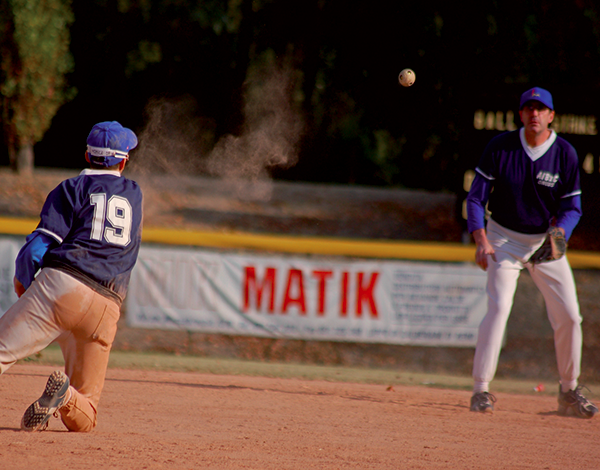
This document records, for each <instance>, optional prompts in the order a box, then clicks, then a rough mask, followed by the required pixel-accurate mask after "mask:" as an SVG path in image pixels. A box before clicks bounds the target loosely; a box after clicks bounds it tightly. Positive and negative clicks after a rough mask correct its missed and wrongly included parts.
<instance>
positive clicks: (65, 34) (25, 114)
mask: <svg viewBox="0 0 600 470" xmlns="http://www.w3.org/2000/svg"><path fill="white" fill-rule="evenodd" d="M0 17H1V18H2V20H1V24H0V51H1V53H2V57H1V59H0V94H1V98H0V109H1V111H2V114H1V116H2V125H3V133H4V138H5V140H6V145H7V147H8V153H9V159H10V163H11V166H12V167H13V169H15V170H16V171H17V172H19V173H30V172H32V170H33V166H34V155H33V145H34V144H35V143H37V142H39V141H40V140H41V139H42V137H43V136H44V133H45V132H46V130H48V128H49V127H50V124H51V122H52V118H53V117H54V115H55V114H56V112H57V111H58V109H59V108H60V106H62V105H63V104H64V103H65V102H66V101H68V100H69V99H71V98H72V97H73V95H74V93H75V90H74V89H72V88H69V87H68V85H67V82H66V77H65V76H66V74H67V73H69V72H71V71H72V70H73V58H72V56H71V54H70V52H69V44H70V34H69V25H70V24H71V23H72V22H73V21H74V17H73V13H72V11H71V2H70V0H0Z"/></svg>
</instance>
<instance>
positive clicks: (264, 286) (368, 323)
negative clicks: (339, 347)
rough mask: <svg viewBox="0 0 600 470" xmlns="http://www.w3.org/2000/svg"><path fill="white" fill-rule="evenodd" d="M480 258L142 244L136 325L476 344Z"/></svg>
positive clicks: (132, 310) (133, 297)
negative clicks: (404, 258)
mask: <svg viewBox="0 0 600 470" xmlns="http://www.w3.org/2000/svg"><path fill="white" fill-rule="evenodd" d="M485 283H486V274H485V273H484V272H483V271H481V270H480V269H479V268H477V267H476V266H475V265H474V264H473V265H471V264H445V263H418V262H398V261H358V260H355V261H352V260H347V261H346V260H344V261H331V260H329V259H327V260H326V259H321V260H319V259H315V258H302V257H288V256H284V255H279V256H268V255H239V254H231V253H214V252H208V251H203V250H200V249H173V248H165V247H149V246H142V248H141V250H140V255H139V259H138V262H137V265H136V267H135V268H134V271H133V273H132V278H131V285H130V289H129V293H128V296H127V319H128V323H129V325H130V326H132V327H143V328H161V329H185V330H189V331H201V332H206V333H223V334H232V335H252V336H263V337H274V338H290V339H307V340H333V341H356V342H376V343H392V344H407V345H426V346H462V347H473V346H474V345H475V343H476V341H477V329H478V326H479V323H480V322H481V319H482V318H483V315H484V314H485V311H486V304H487V300H486V293H485Z"/></svg>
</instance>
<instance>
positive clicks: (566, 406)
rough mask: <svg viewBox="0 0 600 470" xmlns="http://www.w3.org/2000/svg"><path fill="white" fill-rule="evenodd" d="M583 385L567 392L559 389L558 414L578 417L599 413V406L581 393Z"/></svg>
mask: <svg viewBox="0 0 600 470" xmlns="http://www.w3.org/2000/svg"><path fill="white" fill-rule="evenodd" d="M582 388H583V385H580V386H579V387H577V388H576V389H575V390H569V391H568V392H566V393H563V391H562V390H561V389H560V386H559V389H558V414H559V415H561V416H577V417H578V418H593V417H594V416H595V415H596V414H597V413H598V407H597V406H596V405H594V404H593V403H592V402H591V401H589V400H588V399H587V398H585V397H584V396H583V395H582V394H581V389H582Z"/></svg>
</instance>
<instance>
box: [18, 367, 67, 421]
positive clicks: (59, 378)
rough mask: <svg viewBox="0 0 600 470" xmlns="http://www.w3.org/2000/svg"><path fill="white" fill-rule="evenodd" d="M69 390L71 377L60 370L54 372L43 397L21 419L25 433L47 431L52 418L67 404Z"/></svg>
mask: <svg viewBox="0 0 600 470" xmlns="http://www.w3.org/2000/svg"><path fill="white" fill-rule="evenodd" d="M68 390H69V377H67V376H66V375H65V374H64V373H63V372H61V371H60V370H56V371H54V372H52V374H51V375H50V378H49V379H48V382H46V388H45V389H44V393H43V394H42V396H41V397H40V398H38V399H37V400H36V401H34V402H33V403H32V404H31V405H29V408H27V409H26V410H25V414H24V415H23V418H22V419H21V429H22V430H23V431H43V430H44V429H46V427H48V420H49V419H50V416H52V415H53V414H54V413H55V412H56V411H58V410H59V409H60V408H61V407H63V406H64V405H66V404H67V402H68V394H67V392H68Z"/></svg>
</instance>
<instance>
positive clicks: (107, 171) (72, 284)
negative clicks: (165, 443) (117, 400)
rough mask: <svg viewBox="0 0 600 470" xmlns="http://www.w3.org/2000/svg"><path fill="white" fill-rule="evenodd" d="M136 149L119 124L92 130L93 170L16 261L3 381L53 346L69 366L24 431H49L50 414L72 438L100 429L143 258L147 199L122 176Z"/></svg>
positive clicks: (55, 200) (55, 196) (1, 339)
mask: <svg viewBox="0 0 600 470" xmlns="http://www.w3.org/2000/svg"><path fill="white" fill-rule="evenodd" d="M137 143H138V141H137V137H136V136H135V134H134V133H133V132H132V131H131V130H130V129H127V128H124V127H123V126H121V124H119V123H118V122H115V121H113V122H102V123H99V124H96V125H95V126H94V127H93V128H92V130H91V132H90V134H89V135H88V138H87V152H86V153H85V157H86V160H87V161H88V163H89V166H90V168H89V169H86V170H83V171H82V172H81V173H80V174H79V175H78V176H76V177H74V178H70V179H67V180H65V181H63V182H62V183H60V184H59V185H58V186H57V187H56V188H55V189H54V190H52V191H51V192H50V194H49V195H48V197H47V199H46V201H45V203H44V206H43V208H42V212H41V215H40V222H39V224H38V226H37V228H36V229H35V231H34V232H33V233H31V234H30V235H29V236H28V237H27V239H26V243H25V245H24V246H23V247H22V248H21V250H20V252H19V254H18V256H17V260H16V273H15V279H14V286H15V292H16V293H17V295H18V296H19V300H18V301H17V302H16V303H15V304H14V305H13V306H12V307H11V308H10V309H8V310H7V312H6V313H5V314H4V315H3V316H2V317H0V373H4V372H5V371H6V370H7V369H8V368H9V367H11V366H12V365H13V364H14V363H15V362H16V361H17V360H19V359H22V358H24V357H27V356H29V355H31V354H34V353H36V352H38V351H41V350H42V349H44V348H45V347H46V346H48V345H49V344H50V343H52V342H53V341H55V340H56V341H57V342H58V343H59V345H60V348H61V350H62V353H63V356H64V359H65V372H64V373H63V372H62V371H55V372H53V373H52V374H51V375H50V378H49V379H48V381H47V383H46V387H45V389H44V392H43V394H42V396H41V397H40V398H39V399H38V400H36V401H35V402H34V403H32V404H31V406H29V408H27V410H26V411H25V414H24V415H23V418H22V420H21V428H22V429H23V430H25V431H39V430H44V429H45V428H46V427H47V426H48V420H49V419H50V417H51V416H52V415H53V414H56V415H57V416H58V415H60V418H61V419H62V422H63V423H64V424H65V426H66V427H67V428H68V429H69V430H71V431H90V430H92V429H93V428H94V427H95V426H96V414H97V409H98V402H99V400H100V394H101V393H102V388H103V386H104V379H105V375H106V368H107V365H108V357H109V353H110V349H111V346H112V343H113V340H114V338H115V334H116V331H117V321H118V320H119V316H120V308H121V304H122V302H123V300H124V298H125V295H126V293H127V288H128V285H129V278H130V274H131V270H132V269H133V266H134V265H135V263H136V260H137V256H138V252H139V248H140V240H141V226H142V192H141V190H140V188H139V186H138V185H137V184H136V183H135V182H134V181H131V180H129V179H127V178H125V177H123V176H121V173H122V171H123V169H124V168H125V164H126V162H127V160H128V159H129V152H130V151H131V150H132V149H133V148H135V147H136V146H137ZM40 269H41V271H40ZM38 272H39V273H38Z"/></svg>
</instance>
